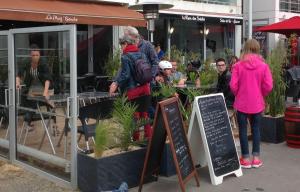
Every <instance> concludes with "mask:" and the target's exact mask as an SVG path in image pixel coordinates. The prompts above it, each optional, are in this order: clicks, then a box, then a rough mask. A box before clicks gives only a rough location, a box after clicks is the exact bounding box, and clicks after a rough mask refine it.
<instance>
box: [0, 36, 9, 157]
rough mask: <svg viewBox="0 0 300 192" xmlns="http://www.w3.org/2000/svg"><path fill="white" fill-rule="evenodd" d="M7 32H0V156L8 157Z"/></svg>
mask: <svg viewBox="0 0 300 192" xmlns="http://www.w3.org/2000/svg"><path fill="white" fill-rule="evenodd" d="M7 36H8V32H7V31H0V156H4V157H6V158H7V157H8V152H9V151H8V147H9V137H8V133H9V132H8V131H9V128H8V121H9V115H8V47H7V42H8V39H7Z"/></svg>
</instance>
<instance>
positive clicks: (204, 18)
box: [160, 13, 243, 25]
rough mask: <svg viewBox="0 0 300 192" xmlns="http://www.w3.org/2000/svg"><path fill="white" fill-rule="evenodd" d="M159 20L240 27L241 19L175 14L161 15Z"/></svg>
mask: <svg viewBox="0 0 300 192" xmlns="http://www.w3.org/2000/svg"><path fill="white" fill-rule="evenodd" d="M160 15H161V18H170V19H177V20H183V21H191V22H200V23H213V24H233V25H242V24H243V19H237V18H224V17H207V16H199V15H176V14H163V13H161V14H160Z"/></svg>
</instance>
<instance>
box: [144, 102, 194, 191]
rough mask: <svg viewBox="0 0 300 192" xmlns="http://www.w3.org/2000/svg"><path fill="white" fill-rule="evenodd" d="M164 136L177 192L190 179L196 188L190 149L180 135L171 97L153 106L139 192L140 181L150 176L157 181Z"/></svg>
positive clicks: (182, 133)
mask: <svg viewBox="0 0 300 192" xmlns="http://www.w3.org/2000/svg"><path fill="white" fill-rule="evenodd" d="M166 136H168V138H169V140H170V147H171V150H172V154H173V159H174V164H175V167H176V172H177V176H178V179H179V183H180V187H181V191H183V192H185V184H186V183H187V182H188V181H189V180H190V179H191V178H192V177H195V180H196V183H197V186H198V187H199V186H200V184H199V179H198V174H197V171H196V169H195V165H194V162H193V159H192V156H191V151H190V146H189V143H188V140H187V137H186V134H185V131H184V127H183V120H182V115H181V113H180V111H179V105H178V100H177V98H175V97H174V98H171V99H167V100H164V101H161V102H159V103H158V104H157V107H156V113H155V119H154V125H153V135H152V138H151V140H150V141H149V144H148V149H147V153H146V158H145V162H144V168H143V172H142V176H141V181H140V186H139V192H141V191H142V187H143V183H144V179H146V178H147V177H151V176H153V175H156V176H157V177H158V173H159V165H160V161H161V156H162V152H163V149H164V145H165V141H166Z"/></svg>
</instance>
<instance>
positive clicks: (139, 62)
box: [127, 54, 152, 85]
mask: <svg viewBox="0 0 300 192" xmlns="http://www.w3.org/2000/svg"><path fill="white" fill-rule="evenodd" d="M127 56H128V57H129V59H130V60H131V61H132V62H133V70H132V73H133V77H134V80H135V81H136V82H137V83H139V84H140V85H144V84H146V83H149V82H151V80H152V70H151V65H150V64H149V63H148V60H147V59H146V58H145V57H143V55H142V56H141V57H140V58H138V59H134V58H133V57H132V56H131V55H130V54H127Z"/></svg>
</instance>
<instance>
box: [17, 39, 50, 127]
mask: <svg viewBox="0 0 300 192" xmlns="http://www.w3.org/2000/svg"><path fill="white" fill-rule="evenodd" d="M30 49H31V51H30V56H31V59H30V61H29V62H27V63H25V65H24V66H23V68H22V67H21V70H19V71H18V73H17V77H16V88H17V89H20V88H21V86H20V85H21V78H22V79H23V83H24V84H25V86H26V89H25V94H26V95H27V96H31V97H32V96H45V97H46V98H49V96H50V95H53V94H54V89H53V83H52V76H51V73H50V70H49V67H48V65H47V64H46V63H45V62H42V61H41V59H40V58H41V53H40V49H39V48H38V47H37V45H32V46H31V47H30ZM23 89H24V88H23ZM25 107H28V108H32V109H36V103H35V102H32V101H29V100H27V99H26V98H25ZM32 115H33V113H32V112H27V113H26V114H25V118H24V120H25V121H26V122H27V123H28V125H29V126H30V125H31V119H32ZM29 130H33V129H32V128H31V127H30V128H29Z"/></svg>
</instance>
